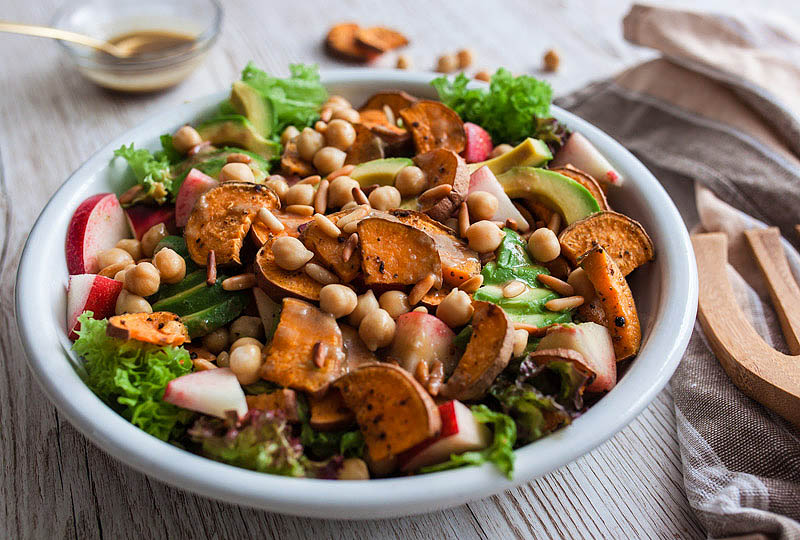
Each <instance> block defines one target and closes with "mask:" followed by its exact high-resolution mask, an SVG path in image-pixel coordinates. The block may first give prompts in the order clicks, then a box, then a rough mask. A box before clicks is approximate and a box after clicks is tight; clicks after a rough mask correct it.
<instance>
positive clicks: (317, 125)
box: [314, 120, 328, 133]
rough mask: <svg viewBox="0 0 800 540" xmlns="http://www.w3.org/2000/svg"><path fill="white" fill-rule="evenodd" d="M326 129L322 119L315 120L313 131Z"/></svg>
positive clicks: (323, 131)
mask: <svg viewBox="0 0 800 540" xmlns="http://www.w3.org/2000/svg"><path fill="white" fill-rule="evenodd" d="M326 129H328V124H327V123H326V122H325V121H324V120H317V122H316V123H315V124H314V131H318V132H320V133H325V130H326Z"/></svg>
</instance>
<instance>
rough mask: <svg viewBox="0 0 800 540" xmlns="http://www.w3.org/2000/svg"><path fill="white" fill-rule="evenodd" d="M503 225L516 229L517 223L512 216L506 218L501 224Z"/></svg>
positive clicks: (517, 227)
mask: <svg viewBox="0 0 800 540" xmlns="http://www.w3.org/2000/svg"><path fill="white" fill-rule="evenodd" d="M503 226H504V227H508V228H509V229H511V230H512V231H515V232H516V231H518V230H519V225H518V224H517V220H516V219H514V218H506V222H505V223H504V224H503Z"/></svg>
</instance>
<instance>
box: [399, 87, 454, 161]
mask: <svg viewBox="0 0 800 540" xmlns="http://www.w3.org/2000/svg"><path fill="white" fill-rule="evenodd" d="M400 117H401V118H402V119H403V124H404V125H405V127H406V129H408V130H409V131H411V136H412V137H414V146H415V147H416V149H417V154H424V153H425V152H430V151H431V150H433V149H434V148H445V149H447V150H452V151H453V152H455V153H457V154H459V153H461V151H462V150H464V146H465V145H466V142H467V136H466V134H465V133H464V122H462V121H461V118H460V117H459V116H458V114H457V113H456V112H455V111H454V110H453V109H451V108H450V107H448V106H447V105H445V104H444V103H440V102H438V101H428V100H421V101H418V102H417V103H415V104H414V105H412V106H411V107H408V108H406V109H403V110H401V111H400Z"/></svg>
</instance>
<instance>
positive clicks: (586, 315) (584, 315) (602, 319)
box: [575, 296, 608, 326]
mask: <svg viewBox="0 0 800 540" xmlns="http://www.w3.org/2000/svg"><path fill="white" fill-rule="evenodd" d="M575 314H576V315H577V316H578V318H579V319H580V320H581V321H584V322H593V323H597V324H599V325H600V326H608V322H607V321H606V312H605V311H604V310H603V306H602V304H601V303H600V299H599V298H598V297H597V296H595V297H594V298H592V299H591V300H590V301H588V302H584V303H583V304H581V305H580V306H578V308H577V309H576V310H575Z"/></svg>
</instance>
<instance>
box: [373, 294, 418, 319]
mask: <svg viewBox="0 0 800 540" xmlns="http://www.w3.org/2000/svg"><path fill="white" fill-rule="evenodd" d="M378 304H379V305H380V306H381V309H383V310H385V311H386V312H387V313H388V314H389V315H391V317H392V319H396V318H397V317H399V316H400V315H402V314H403V313H408V312H409V311H411V306H410V305H409V304H408V296H407V295H406V293H404V292H403V291H386V292H385V293H383V294H382V295H381V297H380V298H379V299H378Z"/></svg>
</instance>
